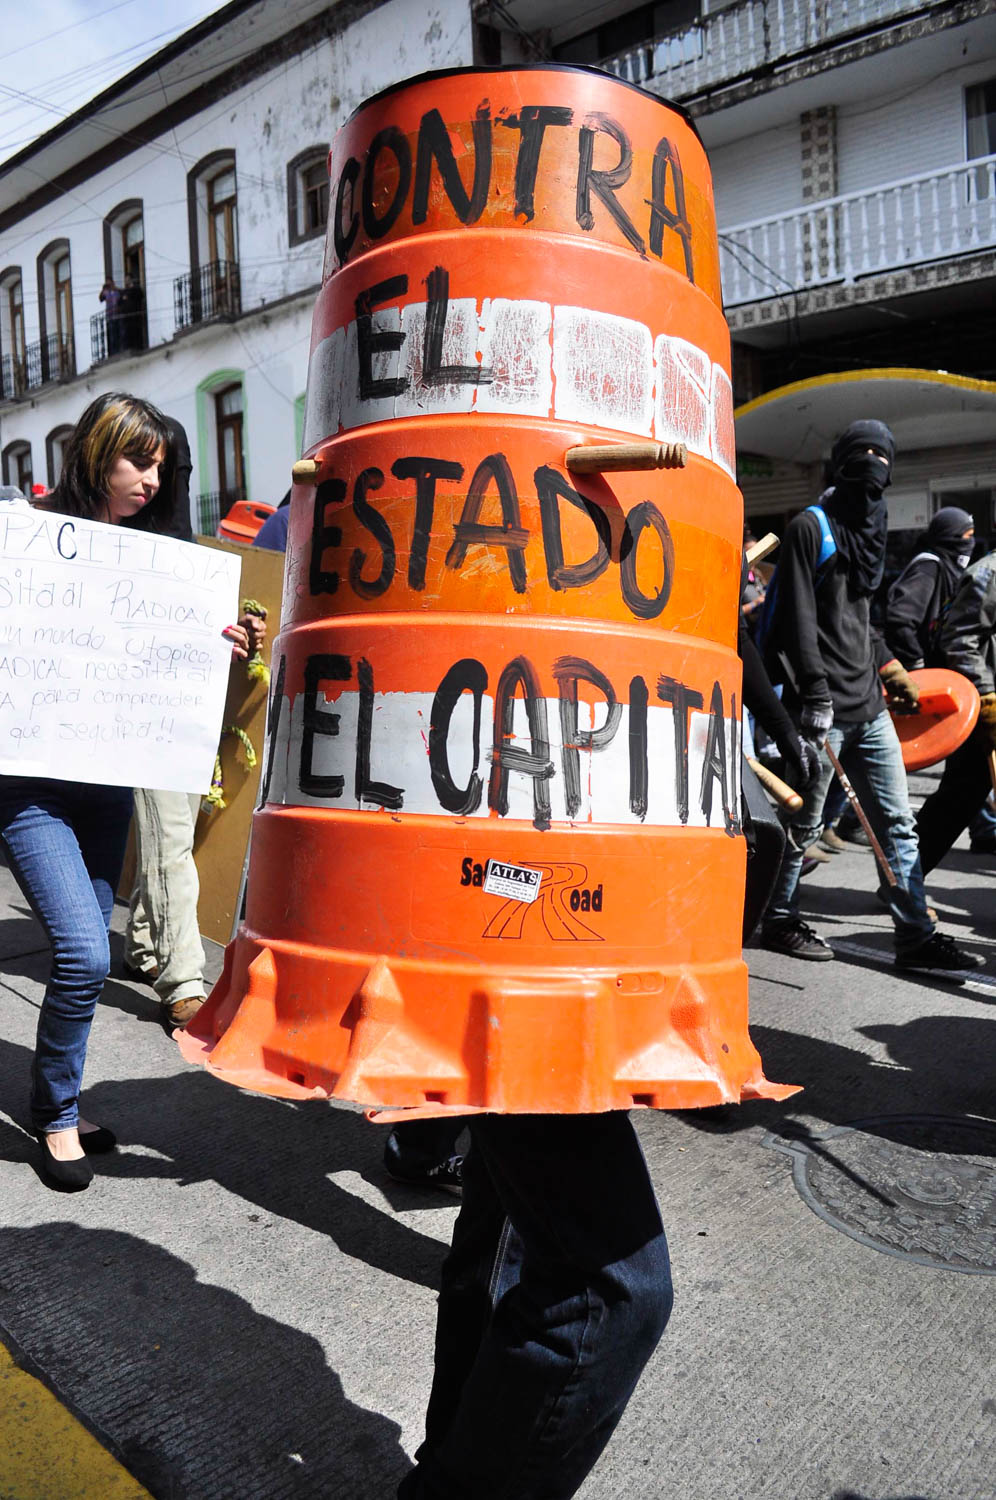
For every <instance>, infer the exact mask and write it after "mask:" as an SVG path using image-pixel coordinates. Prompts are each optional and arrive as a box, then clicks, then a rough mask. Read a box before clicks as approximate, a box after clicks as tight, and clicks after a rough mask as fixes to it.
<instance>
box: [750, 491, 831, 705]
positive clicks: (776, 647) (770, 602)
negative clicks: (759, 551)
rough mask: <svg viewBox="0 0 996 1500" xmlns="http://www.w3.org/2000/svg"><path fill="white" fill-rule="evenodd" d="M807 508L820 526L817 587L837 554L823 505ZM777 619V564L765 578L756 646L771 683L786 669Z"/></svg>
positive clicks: (816, 575)
mask: <svg viewBox="0 0 996 1500" xmlns="http://www.w3.org/2000/svg"><path fill="white" fill-rule="evenodd" d="M806 509H807V511H811V512H812V514H813V515H814V516H815V517H816V519H817V521H818V522H819V527H820V550H819V553H818V555H817V558H816V570H815V572H814V574H813V581H814V583H813V586H814V588H819V586H820V584H821V583H822V582H823V580H824V578H825V577H826V576H827V571H828V570H827V564H828V563H829V561H830V559H831V558H832V557H833V556H834V555H835V554H836V551H837V543H836V542H835V541H834V539H833V532H832V531H831V529H830V522H829V520H828V519H827V513H826V511H825V510H824V509H823V507H822V505H807V507H806ZM779 633H780V632H779V620H778V565H777V563H776V564H775V570H774V572H773V573H772V575H771V577H770V579H769V580H768V587H767V591H766V593H765V596H764V604H763V605H762V607H761V623H760V625H759V626H758V628H757V649H758V650H759V651H760V653H761V656H762V658H763V660H764V664H765V667H766V668H767V671H768V676H769V677H770V678H771V681H772V682H773V683H776V684H777V683H779V682H784V681H785V669H784V665H783V663H782V662H781V661H780V656H781V644H782V643H781V641H780V640H779Z"/></svg>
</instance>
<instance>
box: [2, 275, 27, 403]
mask: <svg viewBox="0 0 996 1500" xmlns="http://www.w3.org/2000/svg"><path fill="white" fill-rule="evenodd" d="M26 358H27V345H26V344H25V341H24V287H23V284H22V281H21V268H20V266H8V267H7V269H6V271H3V272H0V396H2V397H3V399H4V400H6V401H11V400H13V399H14V398H15V397H16V396H23V395H24V392H25V391H26V390H27V386H28V376H27V368H26Z"/></svg>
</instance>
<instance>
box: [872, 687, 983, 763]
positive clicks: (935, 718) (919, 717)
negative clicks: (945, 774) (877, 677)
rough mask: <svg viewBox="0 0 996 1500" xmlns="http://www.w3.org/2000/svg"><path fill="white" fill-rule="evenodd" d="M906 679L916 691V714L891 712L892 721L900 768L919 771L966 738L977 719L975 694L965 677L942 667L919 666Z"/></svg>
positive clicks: (947, 754) (976, 697)
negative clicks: (899, 749) (918, 698)
mask: <svg viewBox="0 0 996 1500" xmlns="http://www.w3.org/2000/svg"><path fill="white" fill-rule="evenodd" d="M910 676H911V677H912V679H913V681H914V682H915V683H916V685H917V687H918V688H919V689H920V704H919V713H915V714H900V713H894V714H893V715H892V722H893V723H894V724H895V726H896V733H897V734H898V736H899V742H900V744H901V745H902V747H903V765H904V766H905V767H906V769H907V771H922V770H924V768H925V767H926V766H935V765H936V764H937V762H938V761H940V760H947V758H948V756H949V755H951V754H952V753H953V752H954V751H955V750H957V749H958V746H959V745H963V744H964V743H965V741H966V740H967V739H968V737H969V735H970V734H971V733H972V730H973V729H974V728H975V724H976V721H977V719H978V717H979V694H978V692H977V690H976V688H975V684H974V683H972V682H969V680H968V678H967V677H963V676H962V674H961V673H960V672H949V671H948V670H947V668H946V667H920V668H918V670H917V671H915V672H911V673H910Z"/></svg>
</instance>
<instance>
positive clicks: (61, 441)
mask: <svg viewBox="0 0 996 1500" xmlns="http://www.w3.org/2000/svg"><path fill="white" fill-rule="evenodd" d="M72 431H73V429H72V427H70V426H62V427H53V428H52V431H51V432H50V433H49V434H48V437H47V438H46V439H45V460H46V467H47V469H48V487H49V489H50V490H54V489H55V486H56V485H57V484H58V483H59V476H60V474H61V473H62V464H63V460H64V458H65V446H66V442H67V441H68V439H69V437H70V436H71V435H72Z"/></svg>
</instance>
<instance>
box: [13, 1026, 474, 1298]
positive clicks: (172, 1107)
mask: <svg viewBox="0 0 996 1500" xmlns="http://www.w3.org/2000/svg"><path fill="white" fill-rule="evenodd" d="M93 1046H99V1037H97V1038H96V1039H94V1041H93V1042H92V1044H91V1050H92V1047H93ZM30 1066H31V1054H30V1052H29V1051H28V1050H27V1048H24V1047H19V1046H16V1045H15V1044H14V1043H12V1042H7V1041H4V1040H3V1039H0V1098H2V1099H4V1100H7V1101H11V1104H8V1105H7V1109H8V1112H9V1113H11V1114H12V1115H15V1114H16V1117H17V1118H18V1119H19V1120H20V1121H21V1123H23V1124H24V1126H25V1129H28V1128H30V1127H29V1125H28V1120H27V1080H28V1075H29V1071H30ZM15 1103H16V1104H17V1105H19V1106H20V1107H19V1109H15V1108H14V1107H12V1106H13V1105H14V1104H15ZM81 1109H82V1111H83V1113H84V1114H85V1115H86V1117H87V1118H88V1119H92V1120H94V1121H95V1122H96V1123H98V1124H101V1125H107V1126H109V1127H110V1129H112V1130H113V1131H114V1132H115V1134H116V1135H117V1137H118V1140H119V1150H118V1151H116V1152H115V1153H114V1154H113V1155H112V1156H107V1157H104V1158H102V1160H101V1163H100V1174H101V1176H108V1177H123V1178H134V1179H136V1180H138V1179H141V1178H145V1179H149V1178H153V1179H165V1180H168V1181H175V1182H177V1183H179V1184H180V1185H181V1186H185V1185H188V1184H190V1183H194V1182H206V1181H214V1182H216V1183H217V1184H218V1186H219V1187H221V1188H223V1189H224V1190H225V1191H226V1192H229V1193H235V1194H237V1195H238V1196H239V1197H240V1198H244V1199H246V1200H247V1201H248V1202H249V1203H255V1204H257V1205H258V1206H259V1207H260V1208H261V1209H263V1210H265V1211H266V1213H268V1214H274V1215H277V1216H279V1217H280V1218H282V1219H287V1220H290V1221H291V1222H293V1223H296V1224H300V1225H302V1226H303V1227H304V1228H305V1229H311V1230H315V1231H316V1232H317V1233H319V1234H323V1235H326V1236H328V1238H329V1239H330V1240H331V1241H332V1242H333V1244H335V1245H337V1246H338V1248H339V1249H340V1250H341V1251H342V1253H343V1254H344V1255H348V1256H351V1257H352V1258H353V1259H355V1260H359V1261H363V1262H364V1263H365V1264H367V1265H369V1266H373V1267H375V1268H376V1269H377V1270H380V1271H386V1272H387V1273H388V1274H389V1275H391V1276H397V1277H399V1278H401V1279H402V1280H405V1281H411V1282H414V1283H416V1285H419V1286H425V1287H428V1288H429V1289H430V1290H432V1291H437V1290H438V1288H439V1270H440V1266H441V1264H442V1259H443V1255H444V1253H445V1251H444V1248H443V1246H442V1245H441V1244H440V1242H439V1241H438V1240H437V1239H435V1238H433V1237H432V1236H430V1235H424V1234H420V1233H419V1232H418V1231H417V1230H415V1229H412V1228H410V1227H409V1226H408V1225H406V1224H403V1223H401V1222H399V1221H398V1220H397V1219H395V1218H393V1217H392V1216H391V1215H390V1214H389V1213H388V1212H384V1211H381V1210H380V1209H378V1208H376V1207H375V1206H373V1205H371V1204H369V1203H366V1202H364V1201H363V1200H362V1199H361V1198H359V1197H357V1196H356V1195H355V1194H354V1193H351V1192H349V1191H347V1189H345V1188H343V1187H340V1186H339V1185H338V1184H337V1183H335V1182H331V1181H329V1178H328V1174H330V1173H336V1172H342V1171H349V1170H352V1171H355V1172H357V1173H359V1174H360V1175H361V1176H365V1177H366V1176H369V1177H370V1178H371V1179H373V1178H374V1177H375V1176H376V1174H377V1171H378V1163H379V1161H380V1158H381V1154H382V1152H383V1149H384V1139H385V1137H384V1133H383V1127H378V1126H374V1125H370V1124H369V1123H368V1122H367V1121H366V1120H365V1119H364V1117H363V1115H362V1114H360V1113H358V1112H354V1111H351V1110H345V1109H341V1108H334V1107H333V1106H331V1105H329V1104H326V1103H324V1102H321V1101H316V1102H314V1103H306V1104H296V1103H291V1102H290V1101H289V1100H283V1099H270V1098H267V1097H265V1096H264V1095H261V1094H250V1093H247V1092H243V1090H241V1089H236V1088H233V1087H232V1086H231V1085H230V1084H226V1083H220V1082H219V1081H218V1080H217V1079H216V1078H212V1077H210V1076H209V1075H208V1074H207V1073H205V1072H203V1071H201V1070H200V1069H198V1070H196V1071H193V1070H191V1071H187V1070H186V1069H185V1070H184V1071H183V1072H181V1073H176V1074H171V1075H168V1076H166V1077H162V1078H149V1079H128V1080H124V1081H105V1082H102V1083H98V1084H95V1085H94V1087H93V1088H90V1089H88V1088H87V1087H86V1080H85V1079H84V1090H83V1097H82V1099H81ZM11 1134H16V1132H11ZM130 1145H135V1146H145V1147H148V1148H150V1149H151V1150H153V1151H155V1152H156V1153H157V1156H156V1157H150V1156H146V1155H138V1154H135V1153H129V1151H128V1147H129V1146H130ZM19 1150H20V1148H18V1151H19ZM0 1154H6V1153H5V1152H0ZM160 1158H165V1159H160ZM7 1159H11V1158H10V1157H9V1156H8V1158H7ZM17 1159H19V1157H18V1158H17ZM385 1206H386V1205H385ZM436 1206H440V1205H439V1204H438V1203H437V1205H436Z"/></svg>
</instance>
